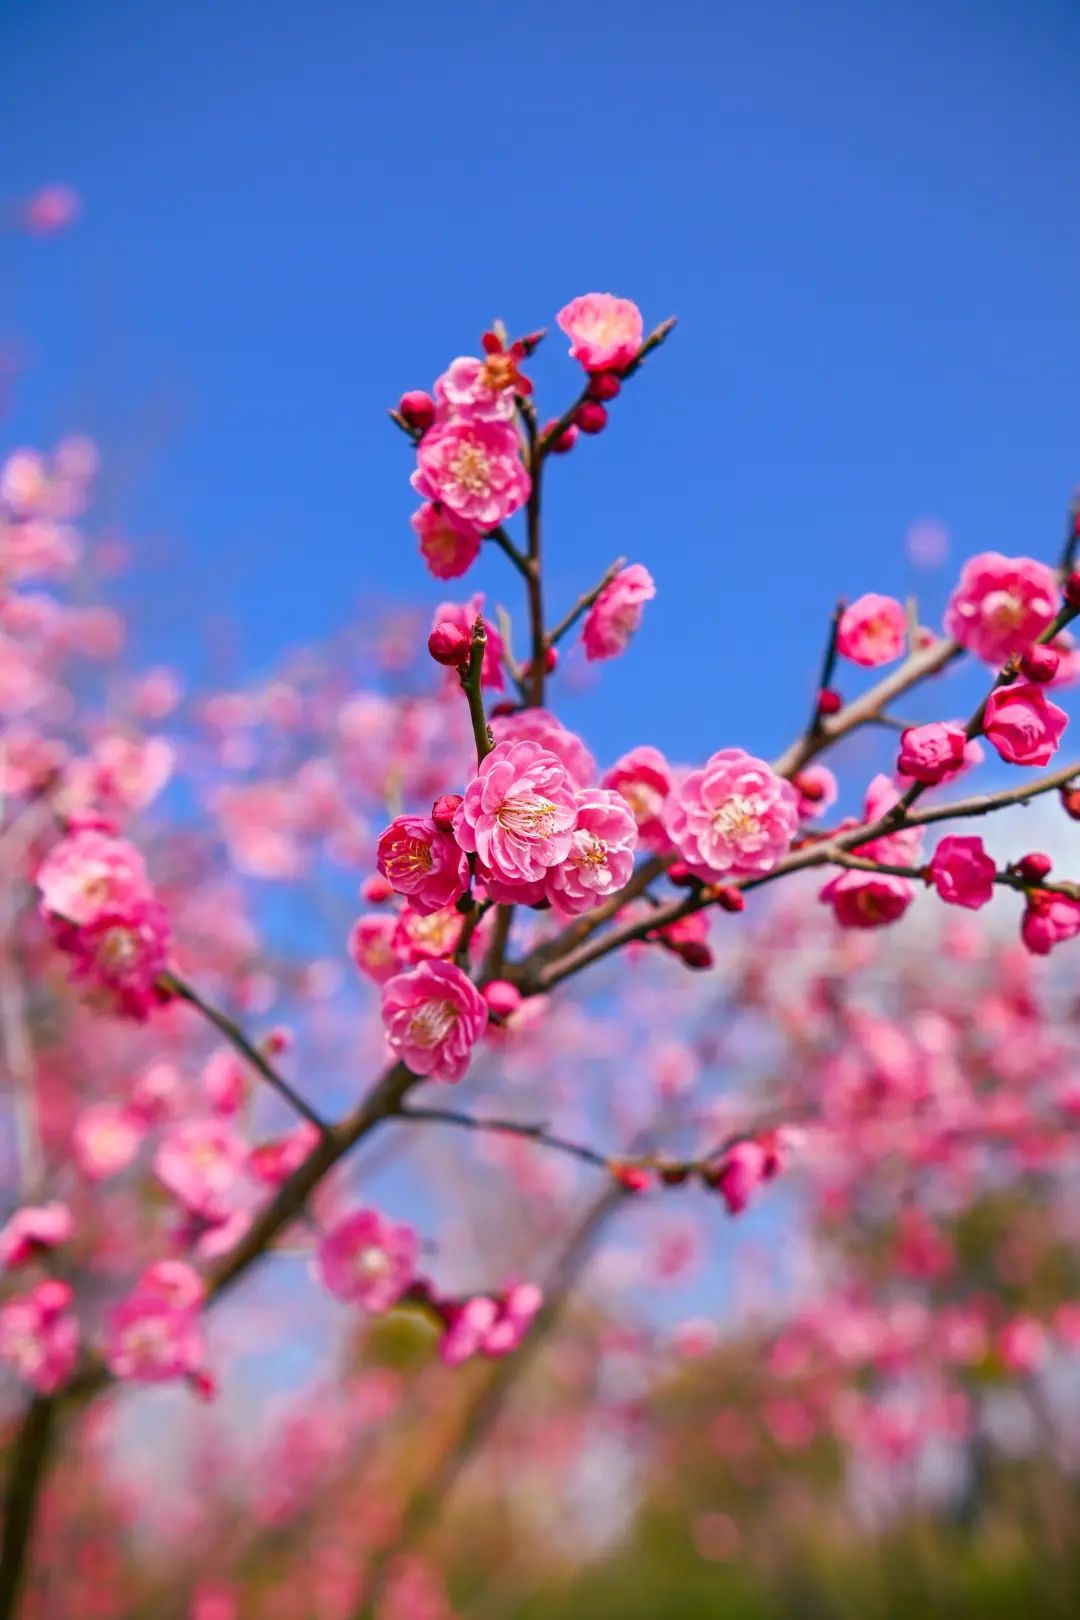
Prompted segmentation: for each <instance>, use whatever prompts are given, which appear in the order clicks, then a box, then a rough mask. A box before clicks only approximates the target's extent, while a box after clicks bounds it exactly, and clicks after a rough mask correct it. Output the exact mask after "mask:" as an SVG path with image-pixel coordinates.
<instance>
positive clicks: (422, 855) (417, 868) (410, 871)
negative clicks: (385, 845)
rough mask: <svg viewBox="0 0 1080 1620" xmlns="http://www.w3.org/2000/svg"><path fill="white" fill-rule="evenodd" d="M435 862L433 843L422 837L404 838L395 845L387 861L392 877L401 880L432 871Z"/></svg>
mask: <svg viewBox="0 0 1080 1620" xmlns="http://www.w3.org/2000/svg"><path fill="white" fill-rule="evenodd" d="M434 864H435V857H434V855H433V854H432V851H431V845H430V844H426V843H425V842H424V840H423V839H422V838H402V839H401V840H399V842H398V843H396V844H395V845H394V848H393V851H392V853H391V854H390V856H389V858H388V859H387V862H386V866H387V871H388V873H389V875H390V877H392V878H397V879H398V880H399V881H401V880H403V879H406V878H411V877H417V876H419V875H420V873H422V872H430V871H431V868H432V867H433V866H434Z"/></svg>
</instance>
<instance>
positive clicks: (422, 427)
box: [398, 388, 435, 433]
mask: <svg viewBox="0 0 1080 1620" xmlns="http://www.w3.org/2000/svg"><path fill="white" fill-rule="evenodd" d="M398 415H399V416H400V417H401V418H402V420H403V421H405V422H407V423H408V424H409V426H410V427H411V428H416V429H417V430H418V431H419V432H420V433H426V432H427V430H428V428H429V427H430V426H431V424H432V422H434V420H435V401H434V400H433V399H432V397H431V395H430V394H425V393H424V390H423V389H422V388H413V389H411V390H410V392H409V393H407V394H402V396H401V399H400V401H399V402H398Z"/></svg>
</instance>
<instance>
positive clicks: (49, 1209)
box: [0, 1202, 75, 1269]
mask: <svg viewBox="0 0 1080 1620" xmlns="http://www.w3.org/2000/svg"><path fill="white" fill-rule="evenodd" d="M74 1231H75V1221H74V1217H73V1216H72V1213H71V1211H70V1209H69V1208H68V1206H67V1205H66V1204H61V1203H55V1202H54V1203H51V1204H24V1205H23V1207H22V1208H21V1209H17V1210H16V1211H15V1213H14V1215H12V1216H11V1218H10V1219H9V1220H8V1222H7V1224H6V1225H5V1226H4V1227H3V1229H2V1230H0V1266H7V1267H8V1268H9V1269H10V1268H12V1267H14V1266H21V1265H25V1264H26V1262H27V1261H28V1260H34V1259H36V1258H38V1256H40V1255H42V1254H45V1253H47V1252H48V1250H49V1249H55V1248H56V1247H57V1246H58V1245H59V1244H61V1243H67V1242H68V1240H69V1239H70V1238H71V1236H72V1234H73V1233H74Z"/></svg>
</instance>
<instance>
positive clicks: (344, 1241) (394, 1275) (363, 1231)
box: [315, 1209, 419, 1314]
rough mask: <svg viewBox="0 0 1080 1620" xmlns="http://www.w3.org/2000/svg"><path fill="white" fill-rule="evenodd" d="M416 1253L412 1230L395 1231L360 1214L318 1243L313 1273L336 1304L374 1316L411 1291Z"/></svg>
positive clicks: (379, 1218)
mask: <svg viewBox="0 0 1080 1620" xmlns="http://www.w3.org/2000/svg"><path fill="white" fill-rule="evenodd" d="M418 1248H419V1245H418V1243H417V1238H416V1233H415V1232H414V1231H413V1229H412V1227H410V1226H395V1225H394V1224H393V1223H392V1222H390V1221H387V1220H384V1219H383V1217H382V1216H381V1215H378V1214H376V1212H375V1211H374V1210H373V1209H358V1210H355V1211H354V1212H353V1213H352V1214H351V1215H346V1216H345V1217H344V1219H343V1220H340V1221H338V1222H336V1224H335V1225H334V1226H332V1227H331V1228H330V1230H329V1231H328V1232H326V1233H325V1235H324V1236H323V1237H322V1239H321V1240H320V1242H319V1246H318V1249H317V1251H316V1255H315V1270H316V1274H317V1275H318V1278H319V1281H320V1282H321V1283H322V1285H323V1287H324V1288H325V1289H327V1291H328V1292H329V1293H331V1294H333V1295H334V1297H335V1299H343V1300H347V1301H348V1302H349V1304H351V1305H362V1306H363V1308H364V1309H365V1310H367V1311H371V1312H373V1313H376V1314H378V1313H381V1312H382V1311H388V1310H389V1309H390V1307H391V1306H392V1305H396V1304H397V1302H398V1300H399V1299H400V1298H401V1296H402V1295H403V1294H404V1293H407V1292H408V1290H409V1289H410V1288H411V1287H412V1284H413V1282H414V1281H415V1279H416V1258H417V1253H418Z"/></svg>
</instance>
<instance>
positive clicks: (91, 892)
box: [37, 827, 149, 925]
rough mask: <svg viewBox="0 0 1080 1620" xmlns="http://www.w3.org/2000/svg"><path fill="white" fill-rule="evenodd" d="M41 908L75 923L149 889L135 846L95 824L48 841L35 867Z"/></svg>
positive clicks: (115, 907) (118, 908)
mask: <svg viewBox="0 0 1080 1620" xmlns="http://www.w3.org/2000/svg"><path fill="white" fill-rule="evenodd" d="M37 887H38V893H39V894H40V896H41V907H42V910H43V911H44V912H45V913H46V914H47V915H52V916H56V917H61V918H63V919H64V920H65V921H67V922H69V923H74V924H76V925H79V924H83V923H90V922H93V921H95V920H96V918H98V917H99V916H100V915H101V914H102V913H103V912H105V911H115V912H122V911H124V910H125V909H126V907H127V906H128V905H129V904H130V903H131V902H132V900H134V899H137V898H141V897H142V896H143V895H145V894H146V893H147V892H148V890H149V881H148V879H147V876H146V867H145V866H144V865H143V859H142V856H141V855H140V854H139V852H138V850H137V849H136V848H135V847H134V845H132V844H129V843H127V842H126V840H124V839H122V838H113V837H111V836H110V835H109V834H108V833H105V832H102V831H100V829H98V828H96V827H80V828H77V829H76V830H75V831H73V832H70V833H68V834H67V836H66V837H64V838H61V839H60V841H59V843H56V844H54V845H53V847H52V849H51V850H50V851H49V853H48V855H46V857H45V859H44V860H43V861H42V863H41V865H40V866H39V867H38V872H37Z"/></svg>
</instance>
